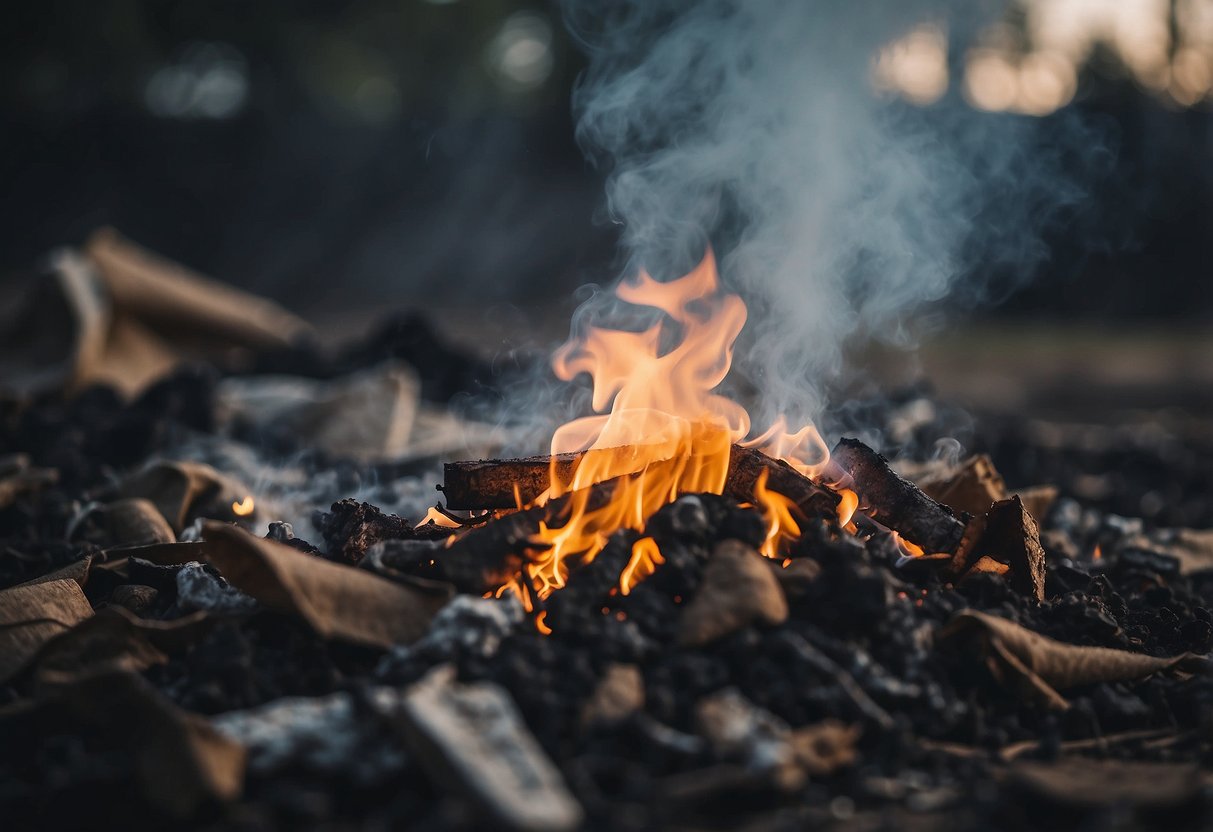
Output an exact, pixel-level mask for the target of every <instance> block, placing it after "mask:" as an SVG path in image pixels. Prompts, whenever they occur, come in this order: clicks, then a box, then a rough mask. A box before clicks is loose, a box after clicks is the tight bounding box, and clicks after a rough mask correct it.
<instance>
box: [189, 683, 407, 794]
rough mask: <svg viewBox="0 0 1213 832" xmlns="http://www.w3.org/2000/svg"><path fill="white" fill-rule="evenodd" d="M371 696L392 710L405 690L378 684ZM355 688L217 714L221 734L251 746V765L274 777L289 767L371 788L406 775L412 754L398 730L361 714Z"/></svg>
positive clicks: (251, 767)
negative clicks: (394, 731) (397, 735)
mask: <svg viewBox="0 0 1213 832" xmlns="http://www.w3.org/2000/svg"><path fill="white" fill-rule="evenodd" d="M366 693H367V696H368V698H370V699H371V700H372V701H374V702H377V703H378V705H379V707H381V708H383V709H384V710H390V709H391V708H392V706H393V705H394V704H395V700H396V699H398V697H399V694H398V693H397V691H396V690H395V689H393V688H372V689H370V690H368V691H366ZM358 704H359V703H358V702H357V701H356V700H355V698H354V696H353V695H352V694H350V693H345V692H342V693H334V694H330V695H328V696H320V697H302V696H293V697H285V698H282V699H277V700H275V701H273V702H270V703H268V704H265V705H261V706H259V707H256V708H250V709H248V710H242V711H229V712H227V713H224V714H220V715H219V716H216V717H213V718H212V719H211V724H212V725H213V726H214V727H215V728H217V729H219V731H220V733H223V734H225V735H227V736H228V737H230V738H232V739H234V740H236V741H237V742H239V743H240V744H241V745H243V746H244V747H245V748H246V749H247V751H248V766H249V770H250V771H252V772H254V773H255V774H259V775H262V776H268V775H272V774H275V773H277V772H280V771H282V770H284V769H287V768H297V769H303V770H305V771H309V772H314V773H316V774H321V775H324V776H326V777H340V778H347V779H349V780H352V781H353V782H354V783H356V784H358V785H360V786H363V787H367V786H374V785H377V784H380V783H383V782H385V781H387V780H388V779H391V778H393V777H396V776H398V775H399V774H400V772H401V770H402V769H403V768H404V765H405V760H406V756H405V753H404V749H403V748H402V747H401V745H400V742H399V741H398V740H397V739H396V738H395V737H394V736H393V735H392V732H390V731H387V730H384V728H385V726H384V725H382V724H380V721H379V720H377V719H375V718H374V716H373V715H369V714H364V713H359V709H358Z"/></svg>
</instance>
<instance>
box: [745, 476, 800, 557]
mask: <svg viewBox="0 0 1213 832" xmlns="http://www.w3.org/2000/svg"><path fill="white" fill-rule="evenodd" d="M766 486H767V472H766V471H763V472H762V474H760V475H759V477H758V482H756V483H754V502H755V503H757V504H758V506H759V507H760V508H761V509H762V516H763V518H764V519H765V520H766V522H767V536H766V539H764V540H763V542H762V548H761V549H760V550H759V551H761V552H762V554H764V555H766V556H767V557H768V558H779V557H781V555H780V552H779V549H780V547H781V546H782V545H783V543H784V541H785V540H786V541H791V540H796V539H797V538H799V537H800V526H799V525H797V523H796V518H795V517H794V516H793V510H794V509H795V508H796V504H795V503H794V502H792V501H791V500H789V499H788V498H787V497H785V496H783V495H782V494H780V493H779V492H778V491H771V490H770V489H768V488H767V487H766Z"/></svg>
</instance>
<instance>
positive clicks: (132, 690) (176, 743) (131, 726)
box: [45, 669, 245, 818]
mask: <svg viewBox="0 0 1213 832" xmlns="http://www.w3.org/2000/svg"><path fill="white" fill-rule="evenodd" d="M45 694H46V697H47V700H48V702H49V703H50V704H51V705H53V706H58V707H59V709H60V711H61V712H66V714H67V715H69V716H70V717H71V718H73V719H74V720H75V721H76V722H78V723H81V724H82V725H84V726H88V727H89V728H91V729H92V730H93V731H95V732H96V733H97V734H98V735H100V736H101V737H103V738H104V739H105V741H107V742H108V743H109V744H111V745H114V746H118V747H125V748H129V749H131V750H132V751H133V752H134V754H135V766H136V771H135V774H136V777H137V778H138V780H139V783H140V786H141V788H142V791H143V795H144V797H145V798H146V799H147V800H148V801H149V802H151V803H153V804H155V805H157V806H159V807H160V808H161V809H163V810H164V811H166V812H168V813H169V814H171V815H173V816H175V817H182V818H184V817H189V816H191V815H193V814H195V813H196V812H197V811H198V809H200V808H201V807H202V806H203V805H205V804H206V803H208V802H211V801H216V800H231V799H233V798H235V797H237V796H238V795H239V794H240V791H241V788H242V786H243V783H244V759H245V754H244V748H243V746H241V745H240V743H238V742H236V741H235V740H231V739H228V738H227V737H225V736H223V735H222V734H220V733H219V732H218V731H217V730H215V729H214V728H213V727H211V725H210V723H209V722H208V721H207V720H205V719H203V718H202V717H199V716H196V715H194V714H191V713H187V712H185V711H183V710H181V709H180V708H178V707H177V706H176V705H174V704H172V703H171V702H169V701H168V700H167V699H165V698H164V697H163V696H162V695H161V694H160V693H158V692H157V691H156V690H155V689H154V688H153V687H152V686H151V685H150V684H148V683H147V682H146V681H144V680H143V679H142V678H141V677H140V676H137V675H135V674H133V673H130V672H127V671H122V670H113V669H110V670H107V671H105V672H100V673H93V674H85V675H83V676H79V677H73V678H72V679H71V680H70V681H69V682H67V683H64V684H61V685H55V686H51V687H47V688H46V689H45Z"/></svg>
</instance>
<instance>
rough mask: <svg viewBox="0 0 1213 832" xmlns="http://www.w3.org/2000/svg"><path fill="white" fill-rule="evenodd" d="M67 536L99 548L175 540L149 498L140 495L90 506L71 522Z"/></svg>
mask: <svg viewBox="0 0 1213 832" xmlns="http://www.w3.org/2000/svg"><path fill="white" fill-rule="evenodd" d="M67 537H68V539H69V540H73V541H80V540H84V541H87V542H89V543H93V544H96V545H97V546H100V547H102V548H105V547H113V546H136V545H140V544H151V543H175V542H176V541H177V536H176V535H175V534H174V533H173V530H172V528H171V527H170V526H169V524H168V521H167V520H165V519H164V515H162V514H161V513H160V511H159V509H157V508H156V506H155V504H154V503H152V501H151V500H145V499H142V498H135V499H124V500H115V501H114V502H112V503H105V504H103V505H96V506H93V507H92V508H91V509H88V510H87V511H85V512H83V513H82V514H81V515H79V516H78V518H77V519H76V520H74V521H73V522H72V524H71V527H70V529H69V530H68V535H67Z"/></svg>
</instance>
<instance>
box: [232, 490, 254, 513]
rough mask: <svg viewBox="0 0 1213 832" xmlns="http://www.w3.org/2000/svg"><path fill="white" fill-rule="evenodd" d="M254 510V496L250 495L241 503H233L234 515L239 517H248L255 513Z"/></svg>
mask: <svg viewBox="0 0 1213 832" xmlns="http://www.w3.org/2000/svg"><path fill="white" fill-rule="evenodd" d="M254 508H255V506H254V504H253V497H252V495H248V496H246V497H245V498H244V499H243V500H241V501H240V502H238V503H237V502H233V503H232V514H235V515H236V516H237V517H248V516H249V515H250V514H252V513H253V509H254Z"/></svg>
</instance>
